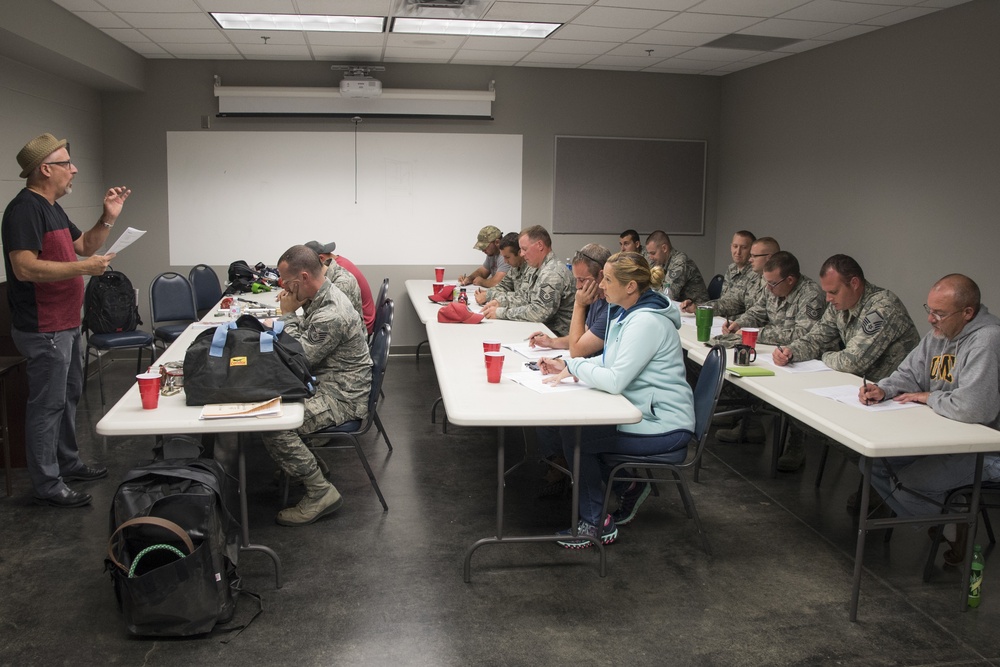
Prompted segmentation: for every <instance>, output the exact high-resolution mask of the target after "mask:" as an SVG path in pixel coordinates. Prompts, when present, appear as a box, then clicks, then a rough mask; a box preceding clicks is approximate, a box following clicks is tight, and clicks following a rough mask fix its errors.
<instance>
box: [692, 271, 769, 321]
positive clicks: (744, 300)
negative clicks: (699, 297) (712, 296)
mask: <svg viewBox="0 0 1000 667" xmlns="http://www.w3.org/2000/svg"><path fill="white" fill-rule="evenodd" d="M762 294H766V292H765V290H764V279H763V278H762V277H761V276H760V275H759V274H757V273H754V270H753V269H752V268H750V264H749V263H747V265H746V266H744V267H743V268H742V269H739V268H737V267H736V265H735V264H730V265H729V268H728V269H727V270H726V274H725V276H724V278H723V283H722V295H721V296H720V297H719V298H718V299H716V300H714V301H708V302H707V303H704V304H702V305H705V306H712V308H713V309H714V310H715V314H716V315H718V316H720V317H728V318H730V319H731V318H733V317H736V316H737V315H742V314H743V313H745V312H746V311H747V310H748V309H749V308H750V306H752V305H753V304H755V303H757V299H759V298H760V297H761V295H762Z"/></svg>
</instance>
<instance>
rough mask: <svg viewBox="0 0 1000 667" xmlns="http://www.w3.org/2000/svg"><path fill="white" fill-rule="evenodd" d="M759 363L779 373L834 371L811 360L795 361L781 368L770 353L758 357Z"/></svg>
mask: <svg viewBox="0 0 1000 667" xmlns="http://www.w3.org/2000/svg"><path fill="white" fill-rule="evenodd" d="M757 361H762V362H764V363H765V364H770V365H771V366H774V367H775V368H776V369H778V370H779V371H784V372H785V373H819V372H820V371H832V370H833V369H832V368H830V367H829V366H827V365H826V364H824V363H823V362H822V361H821V360H819V359H810V360H808V361H793V362H792V363H790V364H787V365H785V366H779V365H778V364H776V363H774V358H773V357H772V356H771V353H770V352H761V353H760V354H758V355H757Z"/></svg>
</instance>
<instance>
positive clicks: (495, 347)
mask: <svg viewBox="0 0 1000 667" xmlns="http://www.w3.org/2000/svg"><path fill="white" fill-rule="evenodd" d="M499 351H500V341H498V340H484V341H483V354H486V353H487V352H499ZM487 363H489V357H487Z"/></svg>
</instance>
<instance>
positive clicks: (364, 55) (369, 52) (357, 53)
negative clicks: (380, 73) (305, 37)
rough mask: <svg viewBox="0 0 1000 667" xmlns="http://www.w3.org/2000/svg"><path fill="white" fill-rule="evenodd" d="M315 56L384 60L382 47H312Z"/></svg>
mask: <svg viewBox="0 0 1000 667" xmlns="http://www.w3.org/2000/svg"><path fill="white" fill-rule="evenodd" d="M312 52H313V56H315V57H316V58H317V59H322V60H339V61H342V62H350V63H377V62H379V61H380V60H382V47H377V48H372V47H362V46H327V45H319V46H313V47H312Z"/></svg>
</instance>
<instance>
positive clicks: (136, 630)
mask: <svg viewBox="0 0 1000 667" xmlns="http://www.w3.org/2000/svg"><path fill="white" fill-rule="evenodd" d="M226 484H227V477H226V475H225V473H224V472H223V470H222V466H221V465H219V463H218V462H216V461H212V460H210V459H190V460H181V459H174V460H165V461H154V462H150V463H147V464H144V465H140V466H139V467H137V468H133V469H132V470H130V471H129V472H128V473H126V474H125V477H124V479H123V480H122V483H121V485H120V486H119V487H118V491H117V492H116V493H115V497H114V499H113V501H112V504H111V512H110V532H111V537H110V539H109V540H108V557H107V559H106V561H105V564H106V567H107V569H108V571H109V572H110V574H111V578H112V581H113V582H114V587H115V594H116V596H117V598H118V603H119V606H120V608H121V611H122V614H123V616H124V617H125V624H126V627H127V628H128V631H129V632H130V633H131V634H134V635H146V636H159V637H183V636H189V635H197V634H203V633H206V632H210V631H211V630H212V629H213V628H215V626H216V624H224V623H228V622H229V621H230V620H232V618H233V614H234V612H235V610H236V597H237V594H238V592H239V588H240V586H239V576H238V575H237V574H236V561H237V558H238V555H239V544H238V537H239V522H238V521H237V520H236V519H235V517H234V516H233V515H232V513H231V512H229V511H228V510H227V508H226V506H225V502H224V497H225V486H226Z"/></svg>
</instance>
